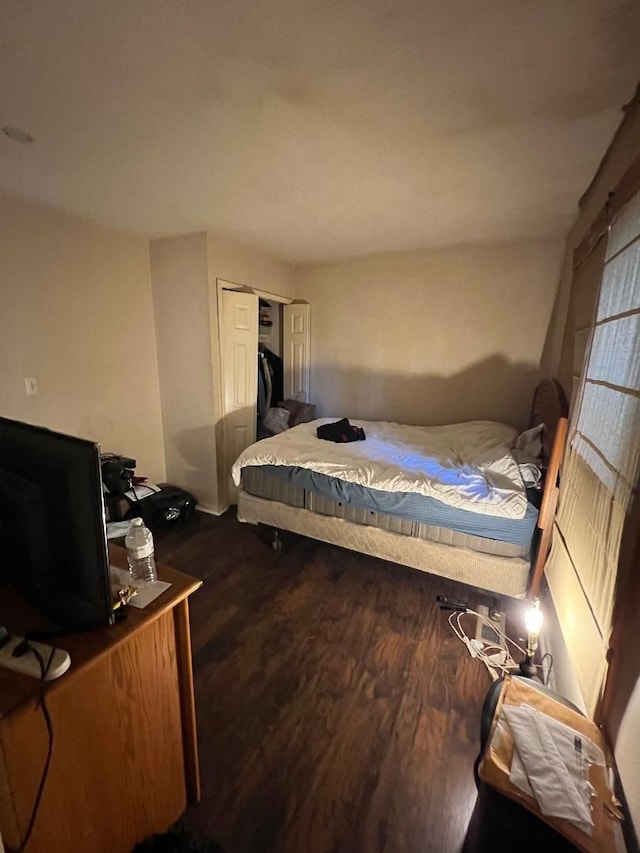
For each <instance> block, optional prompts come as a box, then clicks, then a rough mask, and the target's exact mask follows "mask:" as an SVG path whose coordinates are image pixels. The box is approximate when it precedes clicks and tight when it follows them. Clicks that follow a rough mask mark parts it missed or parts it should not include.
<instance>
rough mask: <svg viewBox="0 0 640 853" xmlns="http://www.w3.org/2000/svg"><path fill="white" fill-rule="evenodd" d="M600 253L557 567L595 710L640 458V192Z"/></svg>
mask: <svg viewBox="0 0 640 853" xmlns="http://www.w3.org/2000/svg"><path fill="white" fill-rule="evenodd" d="M605 245H606V251H604V246H605ZM597 254H598V252H597V250H596V252H594V253H593V255H594V256H596V257H597ZM600 254H601V255H602V254H604V268H603V269H602V275H601V280H600V290H599V295H598V299H597V310H596V312H595V314H594V316H593V318H592V320H591V323H590V325H589V327H588V335H585V331H586V330H585V329H584V328H582V329H580V330H578V329H576V353H577V352H579V351H580V350H584V360H583V365H582V371H581V373H580V375H579V377H576V379H577V382H576V389H575V397H574V404H573V408H572V414H571V422H570V427H569V446H568V448H567V454H566V457H565V464H564V467H563V471H562V481H561V485H560V495H559V504H558V513H557V517H556V530H555V534H556V535H555V536H554V545H553V548H552V551H551V555H550V558H549V566H548V570H547V576H548V578H549V585H550V587H551V591H552V594H553V595H554V600H556V606H557V609H558V615H559V618H560V622H561V624H562V627H563V631H564V633H565V636H566V638H567V643H568V645H569V649H570V651H571V652H572V655H573V658H574V664H575V667H576V675H577V677H578V682H579V684H580V687H581V689H582V692H583V696H584V698H585V701H586V703H587V705H588V708H589V710H590V711H591V712H593V710H594V709H595V706H596V704H597V701H598V699H599V695H600V691H601V688H602V684H603V680H604V675H605V673H606V656H607V649H608V640H609V634H610V629H611V615H612V608H613V596H614V588H615V581H616V574H617V565H618V555H619V550H620V541H621V537H622V531H623V528H624V523H625V518H626V513H627V509H628V507H629V503H630V501H631V498H632V496H633V493H634V490H635V488H636V484H637V479H638V469H639V460H640V193H638V194H636V195H635V196H634V197H633V198H632V199H631V200H630V201H629V202H628V203H627V204H626V205H625V206H624V207H623V208H622V209H621V210H620V211H619V212H618V213H617V214H616V216H615V217H614V219H613V220H612V222H611V225H610V228H609V233H608V238H607V240H606V244H604V243H603V247H602V251H601V252H600ZM583 263H587V262H586V261H583ZM592 266H593V260H592ZM601 268H602V267H601ZM592 274H593V269H592V270H591V271H590V273H589V275H588V276H587V277H588V278H589V279H592ZM582 275H583V276H584V273H582ZM579 334H581V339H582V340H581V341H579V338H578V336H579ZM585 342H586V347H585ZM558 599H559V601H558Z"/></svg>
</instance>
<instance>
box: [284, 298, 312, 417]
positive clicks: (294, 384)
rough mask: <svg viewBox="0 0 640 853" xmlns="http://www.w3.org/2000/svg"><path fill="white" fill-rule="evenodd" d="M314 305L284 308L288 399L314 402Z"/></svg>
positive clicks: (285, 391) (285, 390)
mask: <svg viewBox="0 0 640 853" xmlns="http://www.w3.org/2000/svg"><path fill="white" fill-rule="evenodd" d="M310 320H311V306H310V305H302V304H300V305H298V304H292V305H285V306H284V308H283V336H282V337H283V352H282V355H283V362H284V398H285V400H300V401H302V402H304V403H309V402H311V400H310V390H309V364H310V361H311V353H310V346H311V328H310Z"/></svg>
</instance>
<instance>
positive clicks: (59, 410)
mask: <svg viewBox="0 0 640 853" xmlns="http://www.w3.org/2000/svg"><path fill="white" fill-rule="evenodd" d="M0 235H1V237H0V306H1V308H0V412H1V413H2V414H3V415H5V416H7V417H11V418H16V419H18V420H24V421H28V422H29V423H34V424H40V425H43V426H47V427H50V428H52V429H56V430H59V431H62V432H68V433H72V434H74V435H79V436H81V437H83V438H89V439H92V440H96V441H99V442H100V444H101V446H102V448H103V450H105V451H107V450H113V451H116V452H119V453H123V454H126V455H130V456H133V457H135V458H136V459H137V460H138V472H139V473H140V474H144V475H148V476H149V477H150V478H152V479H154V480H162V479H164V474H165V465H164V451H163V444H162V425H161V421H160V399H159V389H158V370H157V364H156V349H155V332H154V326H153V314H152V307H151V287H150V281H149V257H148V245H147V241H146V240H144V239H142V238H141V237H134V236H130V235H128V234H124V233H121V232H117V231H111V230H108V229H105V228H100V227H97V226H95V225H92V224H90V223H88V222H84V221H82V220H80V219H76V218H74V217H70V216H67V215H65V214H61V213H57V212H54V211H51V210H48V209H46V208H43V207H39V206H36V205H32V204H28V203H26V202H22V201H18V200H16V199H14V198H11V197H8V196H0ZM25 377H35V378H36V379H37V380H38V395H37V396H34V397H27V396H26V393H25V386H24V378H25Z"/></svg>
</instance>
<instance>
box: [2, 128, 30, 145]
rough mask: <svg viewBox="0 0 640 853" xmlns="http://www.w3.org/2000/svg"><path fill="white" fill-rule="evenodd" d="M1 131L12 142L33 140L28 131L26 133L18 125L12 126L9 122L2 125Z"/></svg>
mask: <svg viewBox="0 0 640 853" xmlns="http://www.w3.org/2000/svg"><path fill="white" fill-rule="evenodd" d="M2 132H3V133H4V135H5V136H7V137H8V138H9V139H13V141H14V142H24V143H28V142H33V136H31V134H30V133H27V132H26V130H20V128H19V127H12V126H11V125H10V124H5V125H3V127H2Z"/></svg>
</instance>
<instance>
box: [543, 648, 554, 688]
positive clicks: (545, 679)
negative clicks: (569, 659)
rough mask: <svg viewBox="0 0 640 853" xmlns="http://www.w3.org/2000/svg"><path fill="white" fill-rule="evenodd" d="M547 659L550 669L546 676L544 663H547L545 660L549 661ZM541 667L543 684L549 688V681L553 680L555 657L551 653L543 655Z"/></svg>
mask: <svg viewBox="0 0 640 853" xmlns="http://www.w3.org/2000/svg"><path fill="white" fill-rule="evenodd" d="M547 658H548V659H549V668H548V669H547V673H546V675H545V672H544V662H545V660H547ZM540 667H541V669H542V683H543V684H544V686H545V687H548V686H549V680H550V678H551V670H552V669H553V655H552V654H551V652H545V654H543V655H542V660H541V661H540Z"/></svg>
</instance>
